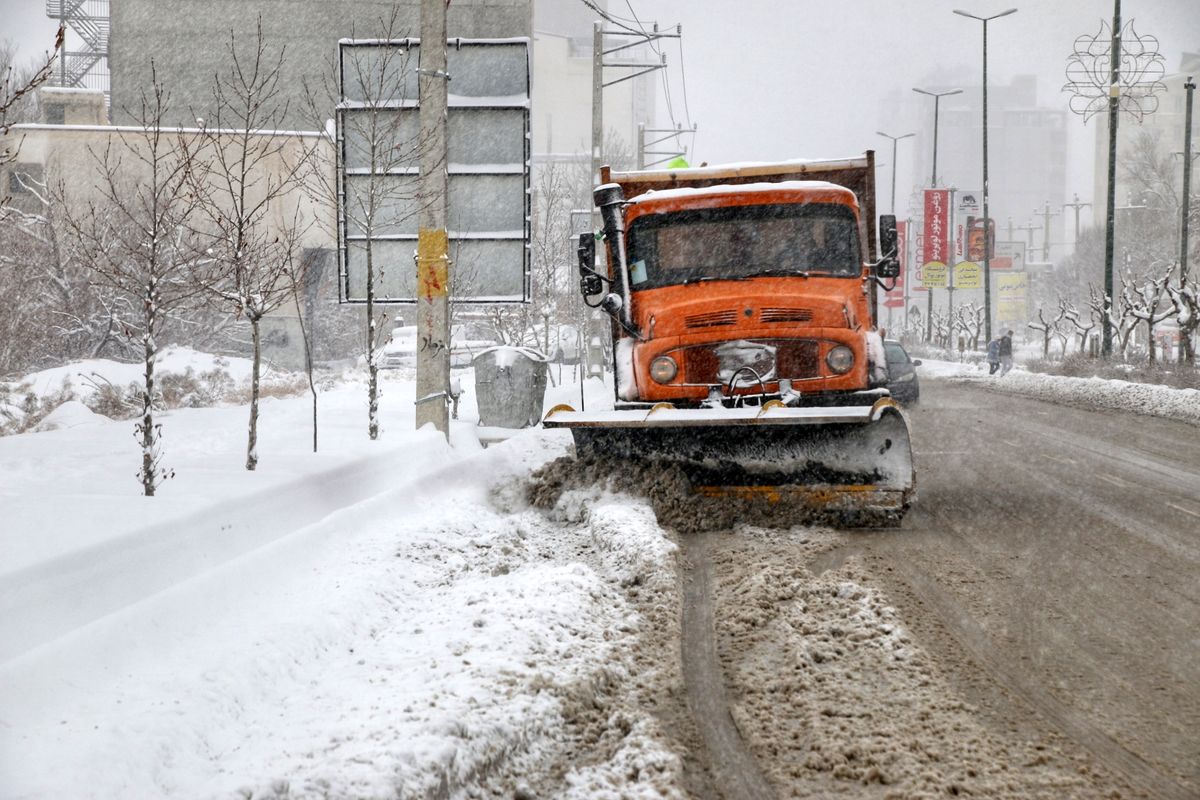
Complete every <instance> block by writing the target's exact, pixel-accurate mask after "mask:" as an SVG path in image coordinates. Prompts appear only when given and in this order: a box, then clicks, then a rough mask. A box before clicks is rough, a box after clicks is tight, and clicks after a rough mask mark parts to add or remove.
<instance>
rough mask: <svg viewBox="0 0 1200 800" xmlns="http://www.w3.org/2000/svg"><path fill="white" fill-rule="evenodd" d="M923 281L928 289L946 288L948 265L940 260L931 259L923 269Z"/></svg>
mask: <svg viewBox="0 0 1200 800" xmlns="http://www.w3.org/2000/svg"><path fill="white" fill-rule="evenodd" d="M921 283H922V284H924V286H925V288H926V289H945V288H946V265H945V264H943V263H942V262H940V261H930V262H929V263H928V264H926V265H925V266H924V267H923V268H922V269H921Z"/></svg>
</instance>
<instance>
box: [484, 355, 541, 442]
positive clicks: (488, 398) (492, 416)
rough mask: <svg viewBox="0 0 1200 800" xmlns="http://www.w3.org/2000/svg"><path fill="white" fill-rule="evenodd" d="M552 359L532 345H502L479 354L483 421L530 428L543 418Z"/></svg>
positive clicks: (493, 425) (503, 425) (504, 426)
mask: <svg viewBox="0 0 1200 800" xmlns="http://www.w3.org/2000/svg"><path fill="white" fill-rule="evenodd" d="M547 361H548V359H547V358H546V356H545V355H544V354H542V353H541V352H539V351H537V350H534V349H532V348H529V347H511V346H508V345H501V346H500V347H490V348H488V349H487V350H484V351H483V352H481V353H480V354H479V355H477V356H475V360H474V362H473V363H474V366H475V398H476V401H477V403H478V405H479V424H480V425H483V426H486V427H495V428H529V427H532V426H534V425H537V424H538V423H539V422H540V421H541V419H542V403H543V401H544V399H545V397H546V378H547Z"/></svg>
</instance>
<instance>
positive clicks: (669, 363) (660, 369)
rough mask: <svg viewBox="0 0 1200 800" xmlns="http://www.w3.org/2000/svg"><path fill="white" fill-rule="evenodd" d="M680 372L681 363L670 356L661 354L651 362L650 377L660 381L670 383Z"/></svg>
mask: <svg viewBox="0 0 1200 800" xmlns="http://www.w3.org/2000/svg"><path fill="white" fill-rule="evenodd" d="M677 374H679V365H678V364H676V363H675V359H673V358H671V357H670V356H659V357H658V358H656V359H654V360H653V361H651V362H650V377H651V378H653V379H654V380H655V381H656V382H658V383H670V382H671V381H672V380H674V379H675V376H676V375H677Z"/></svg>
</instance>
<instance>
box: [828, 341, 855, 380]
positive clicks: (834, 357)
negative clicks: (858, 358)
mask: <svg viewBox="0 0 1200 800" xmlns="http://www.w3.org/2000/svg"><path fill="white" fill-rule="evenodd" d="M825 363H826V364H828V365H829V368H830V369H831V370H833V371H834V372H836V373H837V374H838V375H844V374H845V373H847V372H849V371H850V368H851V367H853V366H854V351H853V350H851V349H850V348H849V347H846V345H844V344H839V345H838V346H837V347H834V348H833V349H832V350H830V351H829V353H827V354H826V356H825Z"/></svg>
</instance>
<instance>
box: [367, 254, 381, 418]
mask: <svg viewBox="0 0 1200 800" xmlns="http://www.w3.org/2000/svg"><path fill="white" fill-rule="evenodd" d="M366 249H367V436H369V437H370V438H371V441H374V440H376V439H378V438H379V369H378V368H377V367H376V366H375V263H374V254H373V253H372V250H371V240H370V239H367V242H366Z"/></svg>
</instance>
